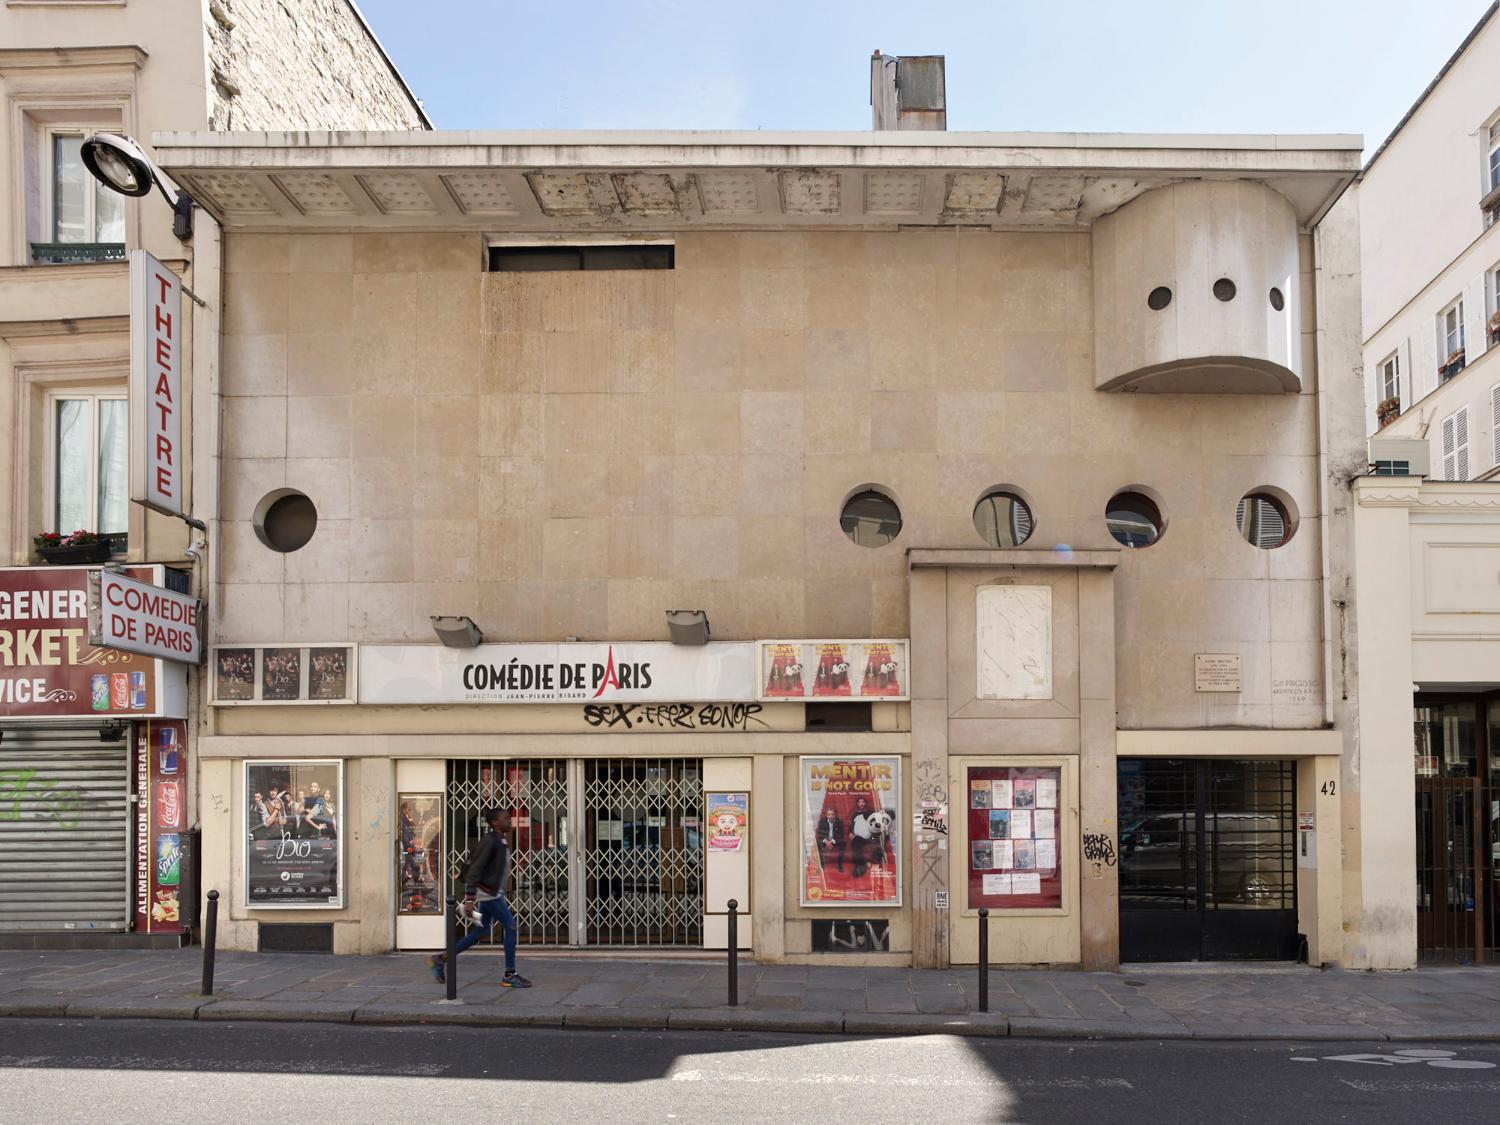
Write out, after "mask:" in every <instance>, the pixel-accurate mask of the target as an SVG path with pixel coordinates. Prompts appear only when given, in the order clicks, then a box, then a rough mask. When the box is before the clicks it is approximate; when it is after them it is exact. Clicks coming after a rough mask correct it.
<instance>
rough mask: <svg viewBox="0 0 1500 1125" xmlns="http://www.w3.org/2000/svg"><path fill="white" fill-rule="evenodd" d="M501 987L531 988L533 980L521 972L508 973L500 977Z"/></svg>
mask: <svg viewBox="0 0 1500 1125" xmlns="http://www.w3.org/2000/svg"><path fill="white" fill-rule="evenodd" d="M500 987H501V988H530V987H531V982H530V981H529V980H527V979H526V978H525V977H523V976H522V975H521V974H520V973H515V972H511V973H506V974H505V975H504V976H503V977H501V978H500Z"/></svg>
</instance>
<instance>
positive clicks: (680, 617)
mask: <svg viewBox="0 0 1500 1125" xmlns="http://www.w3.org/2000/svg"><path fill="white" fill-rule="evenodd" d="M667 632H669V633H670V634H671V635H672V643H673V644H674V645H706V644H708V614H706V613H704V612H703V610H701V609H669V610H667Z"/></svg>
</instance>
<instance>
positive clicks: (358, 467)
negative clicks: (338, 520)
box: [349, 457, 412, 519]
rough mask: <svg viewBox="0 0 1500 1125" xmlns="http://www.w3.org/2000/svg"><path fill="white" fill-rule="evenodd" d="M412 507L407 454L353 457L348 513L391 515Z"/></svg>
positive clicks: (379, 517) (388, 517)
mask: <svg viewBox="0 0 1500 1125" xmlns="http://www.w3.org/2000/svg"><path fill="white" fill-rule="evenodd" d="M411 511H412V459H411V458H410V457H356V458H354V460H353V461H351V462H350V467H349V513H350V515H351V516H354V517H359V516H369V517H372V518H376V519H391V518H393V517H395V516H409V515H411Z"/></svg>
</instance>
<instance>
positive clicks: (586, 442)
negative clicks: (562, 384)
mask: <svg viewBox="0 0 1500 1125" xmlns="http://www.w3.org/2000/svg"><path fill="white" fill-rule="evenodd" d="M543 402H544V404H545V413H546V452H547V456H548V458H552V457H561V456H565V455H568V454H573V455H581V454H589V453H602V452H604V451H605V450H607V449H608V448H609V436H610V428H611V402H610V396H609V395H607V394H578V395H549V396H547V397H546V398H545V399H544V400H543Z"/></svg>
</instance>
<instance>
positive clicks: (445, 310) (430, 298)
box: [408, 273, 484, 336]
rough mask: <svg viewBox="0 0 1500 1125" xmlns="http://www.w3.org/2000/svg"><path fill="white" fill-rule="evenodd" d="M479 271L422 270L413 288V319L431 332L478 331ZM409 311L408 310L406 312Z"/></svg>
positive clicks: (419, 325)
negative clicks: (424, 271) (431, 271)
mask: <svg viewBox="0 0 1500 1125" xmlns="http://www.w3.org/2000/svg"><path fill="white" fill-rule="evenodd" d="M483 276H484V275H483V274H480V273H433V274H424V275H423V276H422V277H421V279H420V280H419V281H418V283H417V284H416V286H415V287H414V288H415V293H414V296H415V302H414V303H415V309H414V312H415V314H416V316H415V319H416V323H417V326H418V327H419V329H420V330H421V331H422V332H426V333H430V334H432V335H434V336H446V335H449V334H453V333H459V334H464V335H470V334H473V333H475V332H478V331H481V329H482V324H481V319H480V300H479V288H480V279H481V278H482V277H483ZM408 315H410V314H408Z"/></svg>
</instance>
